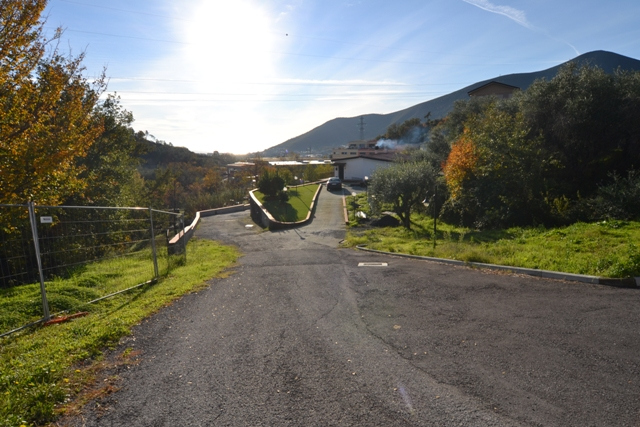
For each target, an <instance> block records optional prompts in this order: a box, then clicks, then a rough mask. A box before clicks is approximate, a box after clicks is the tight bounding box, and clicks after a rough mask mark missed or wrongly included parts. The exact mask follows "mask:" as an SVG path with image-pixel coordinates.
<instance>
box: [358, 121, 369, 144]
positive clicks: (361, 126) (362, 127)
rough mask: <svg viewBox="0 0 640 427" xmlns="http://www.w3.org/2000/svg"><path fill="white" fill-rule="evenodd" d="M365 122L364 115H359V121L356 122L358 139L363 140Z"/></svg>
mask: <svg viewBox="0 0 640 427" xmlns="http://www.w3.org/2000/svg"><path fill="white" fill-rule="evenodd" d="M366 124H367V123H366V122H365V121H364V116H360V121H359V123H358V129H360V141H364V125H366Z"/></svg>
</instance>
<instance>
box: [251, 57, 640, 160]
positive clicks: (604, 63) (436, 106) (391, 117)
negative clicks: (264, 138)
mask: <svg viewBox="0 0 640 427" xmlns="http://www.w3.org/2000/svg"><path fill="white" fill-rule="evenodd" d="M572 61H578V62H579V63H580V64H589V65H592V66H597V67H600V68H601V69H603V70H604V71H605V72H607V73H613V72H614V71H615V70H616V69H618V68H620V69H623V70H630V71H640V61H639V60H637V59H633V58H629V57H626V56H622V55H618V54H617V53H612V52H606V51H602V50H598V51H594V52H589V53H585V54H583V55H580V56H578V57H576V58H574V59H572V60H571V61H567V62H572ZM565 64H566V63H563V64H560V65H557V66H555V67H552V68H549V69H546V70H543V71H537V72H532V73H519V74H508V75H505V76H500V77H495V78H493V79H488V80H483V81H481V82H478V83H475V84H472V85H470V86H467V87H465V88H462V89H460V90H458V91H455V92H452V93H450V94H448V95H444V96H441V97H439V98H435V99H432V100H430V101H426V102H423V103H421V104H417V105H414V106H413V107H409V108H406V109H404V110H400V111H396V112H394V113H389V114H363V115H362V116H357V117H349V118H336V119H333V120H330V121H328V122H326V123H324V124H322V125H320V126H318V127H316V128H314V129H312V130H310V131H309V132H307V133H304V134H302V135H299V136H296V137H295V138H291V139H289V140H288V141H285V142H283V143H282V144H278V145H276V146H274V147H271V148H268V149H266V150H265V151H263V152H262V154H263V155H264V156H277V155H281V154H282V153H284V152H285V150H288V151H290V152H304V151H306V150H308V149H311V151H313V152H316V153H329V152H330V150H331V149H332V148H334V147H340V146H341V145H344V144H347V143H348V142H350V141H354V140H357V139H359V134H360V132H359V129H358V121H359V120H360V117H364V120H365V122H366V124H367V125H366V130H367V134H368V135H381V134H384V133H385V132H386V130H387V128H388V127H389V125H391V124H393V123H397V124H400V123H402V122H404V121H405V120H408V119H411V118H418V119H420V120H423V119H424V116H425V115H427V113H429V112H431V118H432V119H438V118H442V117H444V116H446V115H447V114H448V113H449V111H451V109H452V108H453V104H454V102H455V101H457V100H459V99H467V98H468V97H469V95H468V92H469V91H471V90H474V89H476V88H478V87H480V86H483V85H485V84H487V83H489V82H492V81H496V82H500V83H505V84H508V85H511V86H517V87H519V88H520V89H523V90H524V89H527V88H528V87H529V86H530V85H531V84H532V83H533V82H534V81H535V80H537V79H542V78H544V79H547V80H550V79H552V78H553V77H554V76H555V75H556V74H557V72H558V70H559V69H560V68H561V67H562V66H563V65H565Z"/></svg>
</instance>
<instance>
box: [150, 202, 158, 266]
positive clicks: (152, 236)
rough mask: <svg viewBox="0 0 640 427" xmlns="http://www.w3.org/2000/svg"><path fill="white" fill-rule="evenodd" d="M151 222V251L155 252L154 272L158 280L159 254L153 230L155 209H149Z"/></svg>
mask: <svg viewBox="0 0 640 427" xmlns="http://www.w3.org/2000/svg"><path fill="white" fill-rule="evenodd" d="M149 222H150V224H151V251H152V252H153V272H154V274H155V278H156V279H157V278H158V277H159V276H160V275H159V274H158V252H157V251H156V234H155V231H154V229H153V209H151V208H149Z"/></svg>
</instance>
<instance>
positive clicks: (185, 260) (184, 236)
mask: <svg viewBox="0 0 640 427" xmlns="http://www.w3.org/2000/svg"><path fill="white" fill-rule="evenodd" d="M180 230H181V233H182V234H183V237H182V250H183V251H184V262H185V264H186V262H187V236H186V235H185V232H184V213H181V214H180Z"/></svg>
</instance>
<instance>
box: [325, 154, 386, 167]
mask: <svg viewBox="0 0 640 427" xmlns="http://www.w3.org/2000/svg"><path fill="white" fill-rule="evenodd" d="M390 154H394V155H395V153H390ZM393 157H394V156H387V155H382V154H379V155H374V156H366V155H363V156H351V157H341V158H339V159H336V160H334V161H332V162H331V163H332V164H339V163H341V162H343V161H345V160H354V159H367V160H377V161H379V162H393Z"/></svg>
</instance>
